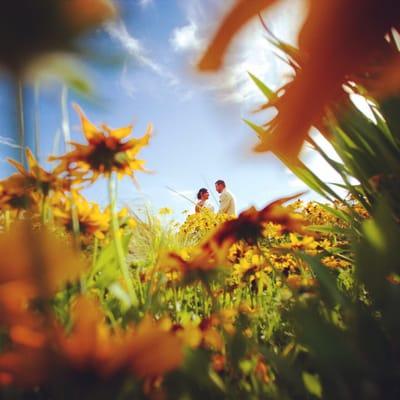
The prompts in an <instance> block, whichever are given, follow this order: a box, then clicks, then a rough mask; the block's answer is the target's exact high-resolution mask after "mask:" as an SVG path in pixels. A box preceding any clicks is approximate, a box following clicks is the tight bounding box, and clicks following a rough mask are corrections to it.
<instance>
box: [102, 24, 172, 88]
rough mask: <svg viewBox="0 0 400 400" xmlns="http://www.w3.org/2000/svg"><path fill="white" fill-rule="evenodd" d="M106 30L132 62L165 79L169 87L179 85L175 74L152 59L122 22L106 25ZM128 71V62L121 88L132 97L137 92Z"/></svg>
mask: <svg viewBox="0 0 400 400" xmlns="http://www.w3.org/2000/svg"><path fill="white" fill-rule="evenodd" d="M105 30H106V32H108V34H109V35H110V36H111V38H113V39H114V40H115V41H117V42H118V43H119V44H120V45H121V46H122V48H123V49H124V50H125V52H126V53H127V55H128V56H129V57H130V58H131V61H133V62H134V63H136V64H138V65H139V66H142V67H143V68H146V69H148V70H149V71H151V72H153V73H154V74H156V75H157V76H159V77H161V78H163V79H164V80H165V81H166V83H167V84H168V85H170V86H174V85H176V84H177V82H178V79H177V77H176V76H175V74H173V73H172V72H171V71H169V70H168V69H166V68H165V67H163V66H162V65H161V64H159V63H158V62H157V61H155V60H154V59H153V58H152V57H151V55H150V54H149V52H148V50H146V49H145V47H144V46H143V44H142V43H141V41H140V40H139V39H138V38H136V37H134V36H133V35H131V34H130V33H129V32H128V29H127V27H126V25H125V24H124V22H123V21H122V20H119V21H116V22H111V23H108V24H106V25H105ZM128 69H129V62H128V60H127V61H126V62H125V63H124V66H123V69H122V72H121V77H120V83H121V86H122V87H123V88H124V89H125V90H126V92H127V94H128V95H129V96H132V95H133V93H134V91H135V86H134V83H133V82H132V81H131V80H130V79H129V77H128V72H129V71H128Z"/></svg>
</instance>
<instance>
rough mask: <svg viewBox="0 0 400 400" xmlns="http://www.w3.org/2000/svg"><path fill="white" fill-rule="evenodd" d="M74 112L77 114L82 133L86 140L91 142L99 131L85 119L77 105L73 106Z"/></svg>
mask: <svg viewBox="0 0 400 400" xmlns="http://www.w3.org/2000/svg"><path fill="white" fill-rule="evenodd" d="M73 107H74V110H75V111H76V112H77V113H78V115H79V118H80V119H81V124H82V131H83V134H84V135H85V137H86V139H87V140H91V139H93V138H94V137H96V136H97V135H98V134H99V129H98V128H97V126H96V125H94V124H92V123H91V122H90V121H89V120H88V119H87V118H86V115H85V114H84V112H83V111H82V109H81V108H80V107H79V106H78V104H73Z"/></svg>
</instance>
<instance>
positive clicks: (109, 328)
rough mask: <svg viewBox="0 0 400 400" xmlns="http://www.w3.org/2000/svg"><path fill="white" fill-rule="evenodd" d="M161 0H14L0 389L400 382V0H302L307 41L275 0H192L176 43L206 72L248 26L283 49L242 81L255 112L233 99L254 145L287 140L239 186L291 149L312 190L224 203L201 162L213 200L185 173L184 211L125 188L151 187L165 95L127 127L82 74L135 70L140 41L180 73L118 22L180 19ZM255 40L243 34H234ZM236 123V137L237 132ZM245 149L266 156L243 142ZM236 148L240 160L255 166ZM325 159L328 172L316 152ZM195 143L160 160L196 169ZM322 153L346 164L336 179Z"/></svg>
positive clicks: (0, 197)
mask: <svg viewBox="0 0 400 400" xmlns="http://www.w3.org/2000/svg"><path fill="white" fill-rule="evenodd" d="M159 3H161V2H157V1H137V2H136V1H132V2H129V1H125V2H124V1H118V2H117V1H116V2H113V1H112V0H36V1H35V2H32V1H30V0H15V1H14V2H8V3H7V4H6V5H3V11H2V13H1V15H0V66H1V73H2V79H3V80H4V82H7V85H9V87H12V90H10V93H11V95H10V97H11V98H12V104H13V107H14V109H13V111H12V112H10V113H7V112H3V113H2V116H1V118H2V119H4V121H8V123H7V124H6V123H4V121H3V122H2V126H3V127H4V126H8V127H9V129H10V132H9V133H8V136H7V137H8V139H7V137H3V136H1V138H2V139H1V145H2V146H7V147H9V148H11V149H12V150H13V152H12V154H11V156H10V155H7V154H6V153H5V152H2V153H1V155H3V154H4V157H3V160H2V163H3V164H2V165H6V166H7V167H6V169H7V171H11V172H10V173H8V172H7V173H5V174H2V179H1V180H0V399H34V400H36V399H37V400H39V399H45V400H52V399H96V400H99V399H155V400H158V399H181V400H186V399H199V400H200V399H315V398H317V399H349V400H353V399H398V398H400V340H399V338H400V319H399V317H398V315H399V311H398V310H399V308H400V253H399V247H400V234H399V233H400V227H399V223H400V206H399V204H400V118H399V116H400V73H399V71H400V53H399V49H400V35H399V29H400V8H399V7H398V6H397V4H396V1H392V0H380V1H377V0H323V1H322V0H301V1H296V4H297V6H299V4H300V5H301V7H300V8H299V13H300V10H301V15H300V14H299V18H298V20H299V24H300V25H301V26H300V28H299V32H298V33H297V38H296V43H289V42H287V41H286V40H285V38H281V37H279V35H277V34H276V33H274V31H273V30H272V29H271V25H273V22H274V15H275V16H276V15H277V14H276V9H275V7H279V5H280V3H282V2H281V1H279V0H235V1H233V0H232V1H229V2H226V5H225V7H222V11H221V9H220V8H219V6H218V2H217V1H216V2H214V1H211V0H210V1H205V2H204V3H203V4H200V3H201V2H198V3H196V4H195V3H193V4H194V5H195V6H197V8H196V7H195V6H194V7H193V9H191V12H192V14H190V15H191V16H192V20H191V25H188V26H186V27H185V29H183V30H182V29H181V30H179V32H178V31H177V30H175V31H174V32H175V36H174V42H173V43H174V44H175V46H177V47H179V48H180V49H182V48H188V47H190V48H191V50H193V51H195V53H196V62H194V61H193V60H191V61H189V60H188V61H187V65H186V66H185V68H187V69H190V70H191V79H193V80H196V79H202V82H212V83H209V85H210V87H211V86H214V89H215V85H216V83H215V82H216V81H218V80H220V81H221V79H223V78H224V77H225V78H227V80H229V79H231V78H232V74H231V72H232V71H231V70H230V69H229V68H228V67H226V65H225V64H227V63H229V62H230V61H229V60H230V59H231V57H233V55H235V54H239V53H240V52H241V51H245V52H251V51H252V44H253V42H252V39H251V38H252V36H251V35H250V36H249V35H247V36H246V35H244V36H241V35H242V34H243V30H244V31H245V30H246V29H247V26H249V24H253V25H254V24H256V25H257V26H258V27H259V28H260V31H259V32H260V35H262V37H263V39H264V40H265V46H266V47H268V48H270V49H271V48H272V49H273V51H274V55H271V57H276V58H277V59H278V58H279V60H280V63H282V64H284V65H285V67H284V70H285V71H286V74H285V76H284V77H282V82H280V83H279V85H277V87H271V85H270V84H269V83H267V82H269V76H268V73H266V75H265V76H259V75H258V71H260V70H262V68H261V69H260V68H258V67H259V66H258V67H257V65H256V64H255V69H256V70H254V71H252V70H248V71H247V72H245V73H244V74H243V77H241V79H244V80H245V81H246V82H247V83H246V84H248V85H251V87H253V88H254V90H255V91H257V92H258V93H259V97H257V98H258V99H260V100H259V101H258V100H257V104H254V103H252V106H254V107H253V111H255V112H254V113H251V114H250V113H249V114H248V115H246V116H245V118H243V116H242V115H240V113H238V114H237V115H235V114H234V115H233V118H234V121H235V124H237V125H238V126H239V125H240V126H242V127H243V129H246V134H248V136H249V137H252V138H253V139H255V140H256V144H255V145H254V146H253V150H254V154H253V153H251V156H248V157H256V155H255V153H267V154H273V156H274V160H272V158H264V159H262V160H263V161H262V164H260V162H258V164H256V165H253V166H252V168H254V170H253V172H248V171H249V167H248V164H247V165H246V167H243V170H244V171H246V174H247V172H248V176H246V177H245V178H244V181H243V186H245V185H246V183H248V182H251V181H252V180H259V179H260V176H262V175H260V171H261V174H262V173H264V172H263V171H265V174H267V171H268V168H270V166H271V165H274V168H275V167H276V163H277V160H279V165H280V166H282V167H284V168H286V170H288V171H290V175H289V174H286V177H287V179H288V181H289V179H293V177H296V179H297V182H302V186H301V190H298V191H296V190H293V187H291V186H290V184H289V182H288V183H287V184H285V186H284V187H286V188H287V192H286V194H284V195H282V196H276V197H275V198H274V199H265V201H264V202H263V203H262V205H261V206H257V207H256V206H246V207H242V206H239V207H238V208H239V210H238V212H231V211H228V212H226V211H227V210H231V209H228V208H226V209H225V208H224V206H223V203H224V193H226V192H222V194H221V206H220V208H218V207H211V206H210V205H209V200H207V197H205V198H204V199H203V197H202V194H201V193H206V194H207V196H208V195H209V192H211V193H212V195H213V196H214V195H215V190H214V182H206V179H204V182H203V185H202V186H207V188H204V191H199V196H198V198H196V197H195V196H193V193H187V192H184V191H180V190H176V189H175V188H174V187H169V186H168V191H169V192H172V193H173V195H174V196H175V197H178V198H180V199H181V200H182V201H184V202H185V208H186V211H185V212H184V213H183V214H180V216H179V217H178V218H177V217H176V213H175V211H174V210H173V206H174V204H170V203H171V201H169V200H171V198H172V196H171V195H169V196H165V199H164V198H163V199H161V202H162V203H163V207H158V208H156V207H151V206H149V205H144V206H143V205H141V207H136V206H135V204H134V202H124V203H123V204H122V202H121V201H120V199H121V196H122V197H125V198H126V193H127V189H126V188H127V187H128V188H129V191H128V193H131V194H132V195H131V197H132V198H134V197H135V196H136V194H138V193H140V192H141V181H142V180H144V179H146V180H147V181H150V180H152V179H154V181H155V182H159V181H157V174H160V173H161V172H160V171H157V170H154V169H153V168H154V166H153V165H152V161H153V162H156V161H157V158H158V156H159V154H158V153H157V156H154V154H153V153H152V152H153V151H155V150H153V149H154V148H155V144H154V141H155V140H156V139H157V134H158V135H162V132H161V131H160V129H159V128H160V127H157V126H156V124H154V121H153V120H152V119H151V118H150V119H149V120H148V118H147V117H148V116H149V115H150V116H151V114H152V113H154V114H156V113H158V112H161V111H164V110H161V111H160V110H158V109H157V104H158V103H157V102H155V103H154V105H153V107H151V108H150V107H149V108H148V109H147V108H146V110H144V112H143V114H144V115H141V114H140V113H138V114H136V115H135V121H137V122H139V121H140V122H139V123H138V124H136V123H135V124H133V123H128V124H125V125H122V126H119V127H117V128H114V127H112V126H114V122H113V123H111V122H110V123H107V121H104V119H105V118H99V117H98V116H99V115H101V112H102V110H103V111H104V112H106V105H105V104H104V103H102V102H101V101H99V97H96V88H97V87H98V86H101V83H102V82H100V78H99V76H98V75H96V74H93V76H89V75H90V74H89V75H88V74H85V73H84V72H83V71H84V70H85V67H84V65H85V62H90V63H91V65H97V64H98V66H99V68H104V69H107V68H109V69H113V68H121V65H122V71H123V75H122V77H123V79H124V85H125V88H126V84H127V79H128V78H127V75H126V73H127V67H126V61H124V54H125V52H130V51H131V52H132V51H134V52H136V53H135V54H136V55H137V57H138V60H137V61H138V64H141V65H145V66H146V67H148V68H150V69H151V70H152V71H153V72H154V73H156V74H158V75H159V76H162V77H163V78H166V79H168V80H169V81H170V82H169V85H170V87H173V88H174V90H178V89H175V88H176V87H177V85H178V84H177V82H176V79H175V78H174V77H173V76H172V74H171V73H170V72H169V71H168V70H167V69H166V68H165V67H163V66H160V65H158V64H156V63H155V62H154V61H153V60H152V59H151V58H150V57H149V56H148V55H146V53H145V52H142V50H143V49H142V48H141V47H140V43H139V41H136V42H135V40H133V39H134V38H132V37H130V36H129V34H128V33H127V31H126V29H125V28H124V25H123V22H121V21H122V19H120V18H122V16H123V15H128V14H129V15H131V16H132V15H133V16H134V17H133V18H134V21H135V23H137V24H138V25H140V24H144V25H146V24H145V23H144V22H143V21H142V19H143V18H144V10H147V11H146V12H150V13H153V14H154V15H156V16H160V15H161V16H164V18H163V19H160V21H161V20H162V21H163V23H166V22H165V21H168V18H172V17H171V16H170V15H169V13H168V12H167V11H166V10H165V9H163V8H162V6H160V4H159ZM171 3H172V2H171ZM189 3H191V2H189ZM286 3H287V1H286ZM286 6H287V5H286ZM201 7H203V8H201ZM207 8H210V9H213V10H214V11H215V12H216V14H215V15H216V17H215V21H214V22H213V25H212V26H213V30H212V32H211V36H210V35H209V37H207V38H206V39H205V38H201V40H200V39H199V38H197V36H195V35H196V34H198V33H199V32H201V31H202V30H206V29H208V28H209V27H208V25H207V26H206V25H204V26H201V24H200V25H199V23H201V21H203V22H204V24H205V23H206V22H205V21H204V20H205V19H204V18H203V19H201V18H200V19H199V20H196V19H195V18H194V15H195V14H194V10H197V11H198V10H199V9H202V10H203V11H204V10H206V9H207ZM274 9H275V14H274ZM217 11H218V12H217ZM163 13H164V14H163ZM217 15H218V17H217ZM199 21H200V22H199ZM160 23H161V22H160ZM113 24H114V25H113ZM116 27H118V29H116ZM149 29H152V27H150V28H149ZM154 29H155V28H154ZM99 32H100V33H99ZM104 32H106V33H107V34H108V35H111V36H113V35H114V36H118V37H119V38H121V37H123V38H125V39H127V38H128V37H129V40H130V41H129V46H126V48H124V49H123V50H121V49H120V50H119V51H118V52H117V53H113V51H111V50H110V49H109V48H108V47H107V46H105V43H106V44H107V42H102V41H101V40H100V39H99V35H101V34H104ZM178 33H179V35H180V36H179V35H178ZM183 34H184V35H183ZM124 35H125V36H124ZM239 39H241V40H242V42H243V43H244V44H245V46H237V47H235V43H236V44H237V41H238V40H239ZM149 42H150V41H149ZM99 43H100V45H99ZM135 43H136V44H135ZM243 43H242V44H243ZM255 51H257V49H255ZM121 53H122V54H121ZM271 54H272V53H271ZM88 59H89V60H90V61H87V60H88ZM250 66H251V65H250ZM264 72H266V71H264ZM267 72H268V69H267ZM271 73H272V72H271ZM182 74H184V72H183V71H182ZM214 74H218V75H217V78H216V77H215V75H214ZM50 77H51V81H52V82H53V84H54V80H56V81H57V82H58V83H57V84H56V85H57V87H58V88H59V92H57V96H56V98H57V101H58V104H59V108H60V110H61V114H60V119H59V122H58V124H59V126H58V128H57V132H56V133H54V134H50V133H49V132H48V131H47V130H46V129H45V128H43V124H41V117H43V112H41V108H40V104H41V103H40V102H41V98H42V96H46V91H48V90H50V91H51V90H52V91H54V88H52V86H51V85H49V83H48V79H50ZM130 79H132V82H131V81H130V80H129V79H128V81H129V83H131V84H132V85H135V84H136V81H135V76H131V77H130ZM174 79H175V81H174ZM186 79H187V77H186ZM203 79H204V81H203ZM207 79H208V81H207ZM215 79H216V80H215ZM96 80H97V81H96ZM137 81H140V79H139V78H138V77H137ZM172 81H174V82H172ZM44 82H47V83H46V84H45V83H44ZM114 83H115V82H114ZM141 83H143V82H141ZM107 84H108V85H110V87H111V86H112V85H113V83H112V82H111V83H109V82H107ZM147 84H148V85H149V86H148V95H149V96H150V92H151V91H152V90H153V89H154V87H153V86H152V85H151V83H150V82H147ZM128 86H129V88H130V89H131V90H132V93H133V92H134V91H135V90H134V89H133V86H130V85H128ZM27 88H28V89H29V90H30V91H28V89H27ZM236 89H237V90H239V89H238V88H236ZM57 90H58V89H57ZM112 90H113V92H115V93H116V96H118V90H122V89H121V87H118V85H115V87H113V89H112ZM233 90H235V88H234V89H233ZM27 93H28V94H29V95H28V94H27ZM32 93H33V96H32ZM207 93H208V94H207V95H208V96H209V97H210V98H211V97H213V96H216V92H215V90H212V89H207ZM192 95H193V94H188V93H186V94H185V95H182V96H180V95H179V96H178V95H177V96H175V98H168V102H169V103H174V102H175V103H177V104H179V107H181V108H182V110H184V105H183V103H182V97H184V96H188V97H190V96H192ZM72 98H74V99H75V100H78V101H72V100H71V99H72ZM263 99H264V100H263ZM253 100H254V99H253ZM253 100H252V101H253ZM146 101H147V100H146V99H143V103H144V104H147V103H146ZM31 103H32V104H31ZM78 103H80V104H78ZM3 104H4V102H3ZM85 104H90V106H89V107H88V109H89V110H87V109H86V107H85V106H84V105H85ZM165 106H166V105H165ZM211 108H212V107H211V106H210V107H209V112H210V119H214V118H216V114H217V113H215V114H214V113H212V110H211ZM93 109H95V110H96V112H95V113H94V112H92V110H93ZM160 109H162V107H161V106H160ZM49 110H50V108H49ZM182 112H184V111H182ZM47 114H49V112H48V113H47ZM72 115H73V118H76V120H77V121H79V128H78V127H76V128H77V132H75V131H74V129H75V127H73V126H71V123H70V118H71V116H72ZM211 115H212V116H211ZM203 116H204V115H203ZM203 116H202V117H203ZM14 117H15V118H14ZM129 118H132V115H128V116H126V120H127V121H131V120H130V119H129ZM170 118H175V117H170ZM176 118H178V117H176ZM190 118H191V116H190ZM221 118H222V116H221ZM224 118H225V117H224ZM230 118H231V119H232V115H230ZM10 120H12V121H11V122H10ZM29 124H31V125H33V129H30V128H29V127H27V125H29ZM178 125H179V124H178ZM178 125H177V126H178ZM193 125H195V123H194V124H193ZM193 129H195V128H193ZM71 132H72V134H71ZM160 132H161V133H160ZM182 132H183V133H184V135H185V140H188V141H189V142H185V141H183V140H182V142H180V143H179V142H178V141H177V142H174V140H172V139H170V138H167V139H166V142H165V143H167V144H168V146H169V147H170V148H171V149H169V148H168V146H167V147H164V153H165V152H167V153H168V152H169V151H171V154H175V153H172V151H173V150H172V148H176V147H179V146H183V147H185V143H186V144H187V143H190V140H191V134H192V131H191V129H190V127H188V126H185V125H182ZM75 133H77V134H75ZM224 135H225V136H224V139H223V140H224V141H226V142H228V141H229V140H230V139H231V137H230V131H229V129H227V130H226V131H224ZM171 137H172V138H174V136H171ZM205 137H206V138H207V142H208V144H209V145H210V148H211V147H213V146H214V142H213V140H212V135H211V136H208V134H207V136H205ZM175 138H176V137H175ZM192 140H193V141H195V140H196V137H195V135H193V138H192ZM49 143H53V149H51V150H49ZM321 143H322V144H321ZM215 146H217V144H215ZM246 146H248V148H245V147H246ZM50 147H51V146H50ZM241 147H242V148H241V151H242V154H249V153H250V147H251V146H250V145H248V143H241ZM225 150H226V149H224V150H223V151H225ZM186 151H187V154H188V156H187V157H191V154H192V153H190V149H189V148H187V145H186ZM184 153H185V149H183V154H184ZM200 153H201V156H202V160H204V165H205V164H206V163H207V153H205V154H204V153H202V152H201V151H200ZM210 154H211V150H210ZM160 157H161V156H160ZM234 157H236V158H235V165H236V168H237V170H239V169H240V168H241V166H242V164H246V163H247V160H245V159H244V158H243V157H242V156H240V155H238V154H236V155H234ZM315 157H316V158H315ZM315 159H318V160H320V162H321V164H320V165H321V168H320V169H318V168H317V169H315V168H311V164H312V160H315ZM220 160H223V158H221V159H220ZM258 160H260V159H259V158H258ZM187 161H188V160H187V159H179V158H174V157H172V158H170V159H168V161H167V164H168V165H167V164H165V168H166V169H167V168H169V169H170V170H171V171H173V170H174V168H176V169H178V170H180V171H181V173H182V176H183V175H184V174H185V164H187ZM221 162H222V161H221ZM204 165H203V164H200V167H203V166H204ZM215 165H217V164H215ZM327 167H328V168H330V170H331V171H333V173H334V175H335V176H336V177H338V180H337V181H336V182H333V183H332V182H326V180H325V177H324V176H323V173H322V172H323V170H324V169H326V168H327ZM4 170H5V169H4ZM219 173H220V171H215V176H217V178H224V176H222V177H221V176H220V175H219ZM172 175H173V172H171V176H172ZM241 176H242V175H241ZM145 177H146V178H145ZM217 178H216V179H217ZM196 182H197V181H196ZM172 186H175V184H174V182H172ZM305 187H307V188H308V191H307V193H306V191H305V190H303V189H304V188H305ZM216 188H218V185H216ZM229 188H230V186H229V184H228V189H229ZM207 189H208V191H207ZM194 190H195V189H194ZM121 192H122V194H121ZM271 192H273V188H272V189H271ZM99 193H106V194H107V200H106V201H103V200H100V197H101V196H100V194H99ZM158 193H160V192H158ZM310 193H311V195H310ZM216 195H218V194H216ZM216 195H215V196H216ZM239 195H240V194H239ZM251 195H252V193H250V196H251ZM254 196H256V193H254ZM216 200H217V199H216ZM158 201H160V199H158ZM157 204H158V203H157ZM238 204H242V203H238ZM238 204H236V205H237V206H238ZM254 204H259V202H258V201H254ZM175 205H176V204H175ZM214 206H215V205H214Z"/></svg>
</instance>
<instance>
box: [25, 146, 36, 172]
mask: <svg viewBox="0 0 400 400" xmlns="http://www.w3.org/2000/svg"><path fill="white" fill-rule="evenodd" d="M25 155H26V160H27V162H28V167H29V170H30V171H33V170H34V169H36V168H37V167H38V162H37V161H36V159H35V157H34V156H33V154H32V152H31V151H30V149H28V148H26V150H25Z"/></svg>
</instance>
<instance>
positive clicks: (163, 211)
mask: <svg viewBox="0 0 400 400" xmlns="http://www.w3.org/2000/svg"><path fill="white" fill-rule="evenodd" d="M158 213H159V214H160V215H170V214H172V210H171V209H170V208H168V207H163V208H160V210H159V211H158Z"/></svg>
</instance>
